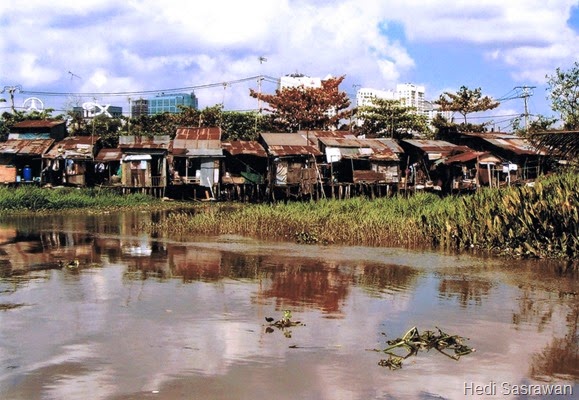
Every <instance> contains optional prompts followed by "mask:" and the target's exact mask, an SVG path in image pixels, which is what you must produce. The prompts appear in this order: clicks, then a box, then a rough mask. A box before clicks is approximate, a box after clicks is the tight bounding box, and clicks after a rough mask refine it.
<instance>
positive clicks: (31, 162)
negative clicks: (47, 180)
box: [0, 139, 54, 184]
mask: <svg viewBox="0 0 579 400" xmlns="http://www.w3.org/2000/svg"><path fill="white" fill-rule="evenodd" d="M53 144H54V139H8V140H7V141H5V142H2V143H0V183H20V182H21V183H37V184H40V181H41V175H42V169H43V166H42V156H43V154H45V153H46V152H47V151H48V150H49V149H50V147H51V146H52V145H53Z"/></svg>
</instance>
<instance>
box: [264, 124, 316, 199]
mask: <svg viewBox="0 0 579 400" xmlns="http://www.w3.org/2000/svg"><path fill="white" fill-rule="evenodd" d="M259 140H260V143H261V145H262V146H263V147H264V148H265V150H266V152H267V154H268V177H267V179H268V184H269V189H270V193H271V195H272V196H274V198H275V194H276V192H277V191H281V192H282V193H284V194H285V196H286V197H289V196H297V197H301V196H304V195H314V194H317V191H316V190H315V189H316V184H317V183H318V182H319V172H318V166H317V160H316V157H319V156H321V155H322V153H321V152H320V151H319V150H318V149H317V148H315V147H314V146H313V145H312V142H310V141H309V140H308V138H307V135H306V134H303V133H261V134H260V138H259Z"/></svg>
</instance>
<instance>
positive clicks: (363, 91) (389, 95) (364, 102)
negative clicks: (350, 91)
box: [356, 88, 397, 107]
mask: <svg viewBox="0 0 579 400" xmlns="http://www.w3.org/2000/svg"><path fill="white" fill-rule="evenodd" d="M375 98H376V99H384V100H397V96H396V93H395V92H394V91H392V90H380V89H372V88H360V89H358V92H357V93H356V105H357V106H358V107H365V106H371V105H373V102H372V101H373V100H374V99H375Z"/></svg>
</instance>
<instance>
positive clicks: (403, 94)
mask: <svg viewBox="0 0 579 400" xmlns="http://www.w3.org/2000/svg"><path fill="white" fill-rule="evenodd" d="M396 93H397V95H398V99H399V100H400V102H401V103H402V105H403V106H406V107H412V108H414V109H416V112H417V113H419V114H420V113H423V112H424V86H417V85H414V84H412V83H401V84H398V85H396Z"/></svg>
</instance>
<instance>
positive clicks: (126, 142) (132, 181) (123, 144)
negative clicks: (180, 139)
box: [119, 136, 170, 196]
mask: <svg viewBox="0 0 579 400" xmlns="http://www.w3.org/2000/svg"><path fill="white" fill-rule="evenodd" d="M169 144H170V138H169V136H154V137H152V138H149V137H141V136H121V137H120V138H119V148H120V149H121V153H122V159H121V184H122V187H123V189H126V190H131V191H132V190H134V189H139V190H144V191H146V192H148V193H151V194H154V195H161V196H162V195H164V192H165V187H166V186H167V169H168V168H167V153H168V150H169Z"/></svg>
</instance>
